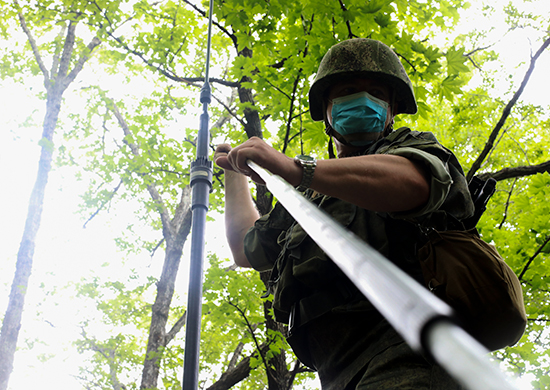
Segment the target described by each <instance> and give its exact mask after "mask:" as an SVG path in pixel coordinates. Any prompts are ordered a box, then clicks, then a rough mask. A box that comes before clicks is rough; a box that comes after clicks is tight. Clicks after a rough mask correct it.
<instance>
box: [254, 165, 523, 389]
mask: <svg viewBox="0 0 550 390" xmlns="http://www.w3.org/2000/svg"><path fill="white" fill-rule="evenodd" d="M248 165H249V166H250V168H252V169H253V170H254V171H255V172H256V173H257V174H258V175H259V176H260V177H261V178H262V179H263V180H264V181H265V183H266V185H267V187H268V188H269V190H270V191H271V192H272V193H273V195H275V196H276V197H277V199H278V200H279V202H281V203H282V204H283V206H284V207H285V208H286V209H287V210H288V212H289V213H290V214H291V215H292V216H293V217H294V219H295V220H296V221H297V222H298V223H299V224H300V226H302V228H303V229H304V230H305V231H306V232H307V234H308V235H309V236H310V237H311V238H312V239H313V240H314V241H315V242H316V243H317V245H319V246H320V247H321V249H323V250H324V251H325V253H327V255H329V256H330V258H331V259H332V260H333V261H334V263H336V265H338V266H339V267H340V269H341V270H342V271H343V272H344V273H345V274H346V275H347V276H348V278H350V280H351V281H352V282H353V283H354V284H355V285H356V286H357V288H359V290H361V292H362V293H363V294H364V295H365V296H366V297H367V298H368V299H369V301H370V302H371V303H372V304H373V305H374V306H375V307H376V308H377V309H378V311H380V312H381V313H382V314H383V315H384V317H385V318H386V319H387V320H388V322H389V323H390V324H391V325H392V326H393V327H394V328H395V329H396V330H397V331H398V332H399V334H400V335H401V336H402V337H403V338H404V339H405V341H406V342H407V343H408V344H409V345H410V346H411V348H413V349H414V350H416V351H417V352H420V351H425V352H427V353H429V354H430V355H431V356H433V357H434V358H435V359H436V360H437V362H438V363H439V364H441V366H442V367H443V368H444V369H446V370H447V372H449V374H451V375H453V377H454V378H455V379H457V380H458V381H460V382H461V383H463V384H464V385H466V386H467V387H468V388H469V389H470V390H492V389H505V390H512V389H514V387H513V386H512V385H511V384H510V383H509V382H507V380H506V379H505V377H504V376H503V375H502V374H501V373H500V372H498V370H496V369H491V370H489V371H488V372H486V370H487V367H488V366H490V365H491V364H490V362H489V360H488V359H487V358H486V357H485V356H484V355H486V354H487V353H488V351H487V350H486V349H485V348H484V347H483V346H481V344H479V343H478V342H477V341H476V340H475V339H473V338H472V337H471V336H470V335H469V334H467V333H466V332H464V331H462V329H461V328H459V327H458V326H457V325H455V324H454V323H453V322H452V316H453V313H452V309H451V308H450V307H449V306H448V305H447V304H446V303H444V302H443V301H441V300H440V299H438V298H437V297H436V296H434V295H433V294H431V293H430V292H429V291H428V290H427V289H426V288H424V287H423V286H421V285H420V284H418V283H417V282H416V281H415V280H414V279H412V278H411V277H409V276H408V275H407V274H406V273H405V272H403V271H402V270H401V269H399V268H398V267H397V266H396V265H394V264H393V263H392V262H390V261H388V260H387V259H386V258H385V257H384V256H382V255H381V254H380V253H378V252H377V251H375V250H374V249H372V248H371V247H370V246H369V245H368V244H366V243H365V242H364V241H362V240H360V239H359V238H357V237H356V236H355V235H354V234H353V233H352V232H350V231H348V230H346V229H345V228H344V227H342V226H341V225H339V224H338V223H336V222H335V221H334V220H333V219H332V218H331V217H330V216H329V215H328V214H326V213H325V212H324V211H322V210H320V209H318V208H317V207H316V206H315V205H314V204H313V203H311V202H309V201H308V200H307V199H306V198H304V197H303V196H302V195H300V194H299V193H298V192H297V191H296V190H295V189H294V187H292V186H291V185H290V184H288V183H287V182H286V181H285V180H283V179H282V178H281V177H280V176H276V175H273V174H271V173H270V172H269V171H266V170H265V169H263V168H262V167H260V166H259V165H257V164H255V163H254V162H253V161H248ZM451 346H452V348H451ZM457 350H460V353H458V352H457ZM482 371H483V372H482ZM481 376H483V377H485V378H488V377H490V380H484V381H483V382H481V381H480V382H478V381H477V378H478V377H481ZM487 382H491V386H492V387H488V385H487Z"/></svg>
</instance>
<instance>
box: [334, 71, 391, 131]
mask: <svg viewBox="0 0 550 390" xmlns="http://www.w3.org/2000/svg"><path fill="white" fill-rule="evenodd" d="M358 92H367V93H368V94H370V95H372V96H374V97H376V98H378V99H380V100H383V101H385V102H386V103H388V115H386V126H387V125H388V124H389V123H390V122H391V121H392V120H393V115H392V107H391V92H392V91H391V88H390V87H389V86H388V85H387V84H385V83H382V82H380V81H377V80H374V79H351V80H348V81H345V82H340V83H338V84H334V85H333V86H332V87H331V88H330V90H329V94H328V102H327V118H328V122H329V123H330V124H331V125H332V100H333V99H335V98H339V97H342V96H347V95H351V94H354V93H358ZM386 126H385V127H386Z"/></svg>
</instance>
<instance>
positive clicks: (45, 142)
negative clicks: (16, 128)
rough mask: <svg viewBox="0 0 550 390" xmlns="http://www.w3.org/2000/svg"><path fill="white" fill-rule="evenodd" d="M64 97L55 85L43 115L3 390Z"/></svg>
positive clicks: (0, 360)
mask: <svg viewBox="0 0 550 390" xmlns="http://www.w3.org/2000/svg"><path fill="white" fill-rule="evenodd" d="M61 96H62V91H59V90H58V89H56V88H52V89H51V90H50V92H49V93H48V100H47V108H46V117H45V118H44V124H43V132H42V150H41V153H40V160H39V163H38V174H37V176H36V182H35V183H34V188H33V190H32V193H31V198H30V201H29V209H28V211H27V220H26V222H25V228H24V230H23V238H22V239H21V244H20V245H19V252H18V253H17V263H16V268H15V276H14V278H13V282H12V285H11V292H10V297H9V301H8V307H7V309H6V314H5V317H4V321H3V322H2V330H1V333H0V390H6V389H7V388H8V381H9V378H10V374H11V372H12V370H13V361H14V355H15V349H16V346H17V339H18V337H19V329H21V317H22V315H23V307H24V304H25V294H26V292H27V289H28V286H29V277H30V275H31V270H32V260H33V254H34V246H35V241H36V235H37V233H38V228H39V227H40V219H41V217H42V207H43V204H44V193H45V190H46V184H47V183H48V175H49V173H50V170H51V166H52V152H53V142H52V140H53V134H54V130H55V126H56V124H57V118H58V116H59V111H60V109H61Z"/></svg>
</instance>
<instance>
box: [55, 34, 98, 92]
mask: <svg viewBox="0 0 550 390" xmlns="http://www.w3.org/2000/svg"><path fill="white" fill-rule="evenodd" d="M100 44H101V41H100V40H99V38H98V37H94V38H93V39H92V40H91V41H90V43H88V45H87V51H86V52H84V53H83V54H82V55H81V56H80V58H79V59H78V62H77V63H76V65H75V67H74V68H73V70H71V72H70V73H69V75H68V76H67V77H66V78H65V80H63V83H64V84H66V86H68V85H69V84H70V83H72V82H73V81H74V79H75V78H76V76H77V75H78V74H79V73H80V71H81V70H82V68H83V67H84V64H85V63H86V61H88V60H89V59H90V57H91V56H92V52H93V51H94V49H95V48H96V47H97V46H99V45H100Z"/></svg>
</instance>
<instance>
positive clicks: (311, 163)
mask: <svg viewBox="0 0 550 390" xmlns="http://www.w3.org/2000/svg"><path fill="white" fill-rule="evenodd" d="M294 162H295V163H296V164H298V165H299V166H301V167H302V168H304V173H303V175H302V182H301V183H300V185H299V186H298V187H296V189H297V190H298V191H300V192H304V191H305V190H307V189H308V188H309V186H310V185H311V181H312V180H313V173H314V172H315V167H316V166H317V160H315V158H314V157H311V156H304V155H303V154H300V155H298V156H296V157H294Z"/></svg>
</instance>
